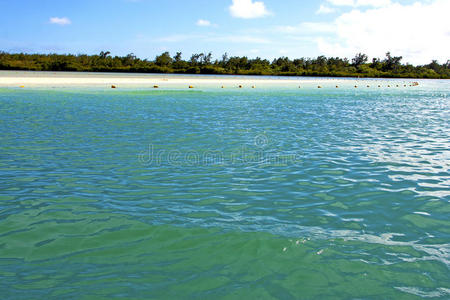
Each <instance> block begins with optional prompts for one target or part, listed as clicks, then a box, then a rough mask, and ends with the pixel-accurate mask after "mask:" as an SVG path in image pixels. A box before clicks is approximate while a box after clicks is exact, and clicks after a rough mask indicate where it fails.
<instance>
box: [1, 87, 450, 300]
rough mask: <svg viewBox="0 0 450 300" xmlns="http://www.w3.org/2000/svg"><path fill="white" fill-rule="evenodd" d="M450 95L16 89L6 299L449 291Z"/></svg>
mask: <svg viewBox="0 0 450 300" xmlns="http://www.w3.org/2000/svg"><path fill="white" fill-rule="evenodd" d="M449 92H450V87H449V84H448V81H426V82H425V81H424V83H423V84H422V82H421V85H420V86H419V87H406V88H405V87H400V88H396V89H381V90H375V89H358V90H356V89H350V88H347V89H340V90H336V89H331V88H324V89H321V90H318V89H300V90H294V89H286V90H281V89H273V90H264V91H257V90H242V91H232V90H227V91H220V90H212V89H211V90H203V91H181V90H179V91H164V90H159V91H153V90H152V91H146V90H115V91H110V90H104V91H101V90H93V89H84V90H83V89H78V90H75V89H72V90H69V89H62V90H44V89H41V90H32V89H30V90H27V89H22V90H19V89H0V237H1V238H0V295H1V298H2V299H29V298H44V297H45V298H51V299H66V298H76V299H102V298H104V299H110V298H134V299H138V298H147V299H148V298H158V299H177V298H189V299H190V298H192V299H211V298H219V299H222V298H225V299H246V298H247V299H255V298H261V299H272V298H274V299H298V298H304V299H313V298H315V299H322V298H346V299H347V298H373V299H379V298H391V299H414V298H421V297H435V298H448V297H450V280H449V278H450V270H449V266H450V264H449V259H450V220H449V213H450V205H449V201H450V168H449V167H450V125H449V119H450V102H449V99H448V94H449Z"/></svg>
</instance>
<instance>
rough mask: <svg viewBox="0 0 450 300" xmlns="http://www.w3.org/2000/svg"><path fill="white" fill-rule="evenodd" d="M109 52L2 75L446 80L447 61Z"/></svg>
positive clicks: (55, 58)
mask: <svg viewBox="0 0 450 300" xmlns="http://www.w3.org/2000/svg"><path fill="white" fill-rule="evenodd" d="M110 54H111V53H110V52H109V51H102V52H101V53H100V54H98V55H85V54H81V55H71V54H63V55H61V54H24V53H18V54H13V53H6V52H0V69H1V70H32V71H80V72H88V71H89V72H139V73H187V74H230V75H277V76H288V75H290V76H332V77H400V78H442V79H448V78H450V61H449V60H447V62H446V63H444V64H439V63H438V62H437V61H436V60H433V61H432V62H431V63H429V64H427V65H423V66H413V65H411V64H402V63H401V60H402V57H401V56H392V55H391V53H390V52H388V53H386V57H385V58H383V59H379V58H374V59H372V61H368V57H367V55H366V54H362V53H358V54H357V55H356V56H355V57H354V58H353V59H352V60H351V61H349V60H348V59H347V58H339V57H329V58H328V57H325V56H319V57H317V58H297V59H294V60H291V59H289V58H287V57H280V58H276V59H274V60H273V61H269V60H267V59H262V58H259V57H257V58H254V59H249V58H247V57H246V56H243V57H238V56H232V57H229V56H228V55H227V54H226V53H225V54H224V55H223V56H222V58H221V59H215V60H213V58H212V54H211V53H198V54H193V55H192V56H191V57H190V59H189V60H184V59H182V53H181V52H177V53H176V55H174V56H171V55H170V53H169V52H164V53H162V54H161V55H158V56H156V58H155V59H154V60H153V61H151V60H147V59H140V58H137V57H136V56H135V55H134V54H133V53H131V54H128V55H126V56H111V55H110Z"/></svg>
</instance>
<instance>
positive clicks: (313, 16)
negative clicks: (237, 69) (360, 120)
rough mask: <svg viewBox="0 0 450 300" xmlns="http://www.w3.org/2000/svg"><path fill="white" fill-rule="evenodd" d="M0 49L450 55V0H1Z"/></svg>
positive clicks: (416, 60) (409, 58)
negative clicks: (449, 13)
mask: <svg viewBox="0 0 450 300" xmlns="http://www.w3.org/2000/svg"><path fill="white" fill-rule="evenodd" d="M0 7H1V9H2V18H0V50H2V51H7V52H28V53H34V52H38V53H74V54H79V53H87V54H94V53H99V52H100V51H102V50H109V51H111V52H112V55H126V54H128V53H134V54H135V55H137V56H138V57H141V58H148V59H154V57H155V55H157V54H159V53H161V52H163V51H169V52H171V53H172V54H175V52H176V51H182V52H183V57H184V58H189V57H190V55H191V54H192V53H198V52H209V51H211V52H212V53H213V55H214V57H216V58H219V57H221V55H222V54H223V53H224V52H228V54H229V55H247V56H249V57H256V56H260V57H263V58H269V59H272V58H274V57H279V56H289V57H291V58H296V57H316V56H318V55H326V56H340V57H348V58H351V57H353V56H354V55H355V54H356V53H357V52H364V53H367V54H368V55H369V56H370V57H383V56H384V53H385V52H387V51H391V52H392V54H394V55H402V56H404V61H405V62H411V63H413V64H424V63H428V62H430V61H431V59H433V58H434V59H438V60H439V61H440V62H445V61H446V60H447V59H449V58H450V55H449V54H448V53H450V18H448V16H447V14H448V12H449V11H450V1H449V0H424V1H410V0H319V1H299V0H278V1H276V0H260V1H255V0H209V1H208V0H191V1H181V0H164V1H161V0H108V1H107V0H90V1H86V0H78V1H69V0H59V1H56V0H14V1H11V0H0Z"/></svg>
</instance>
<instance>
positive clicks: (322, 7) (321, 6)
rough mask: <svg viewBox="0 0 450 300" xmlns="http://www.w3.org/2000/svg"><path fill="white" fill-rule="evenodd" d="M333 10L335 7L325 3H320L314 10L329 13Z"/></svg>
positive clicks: (318, 12) (319, 12) (317, 12)
mask: <svg viewBox="0 0 450 300" xmlns="http://www.w3.org/2000/svg"><path fill="white" fill-rule="evenodd" d="M333 12H335V9H334V8H332V7H329V6H326V5H323V4H321V5H320V7H319V9H318V10H317V11H316V14H318V15H320V14H331V13H333Z"/></svg>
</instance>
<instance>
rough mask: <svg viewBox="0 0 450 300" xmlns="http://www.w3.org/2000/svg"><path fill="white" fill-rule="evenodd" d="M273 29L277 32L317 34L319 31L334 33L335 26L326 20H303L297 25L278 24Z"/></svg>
mask: <svg viewBox="0 0 450 300" xmlns="http://www.w3.org/2000/svg"><path fill="white" fill-rule="evenodd" d="M275 31H276V32H277V33H288V34H303V35H309V34H314V35H315V34H319V33H334V32H336V27H335V25H334V24H332V23H326V22H303V23H301V24H300V25H298V26H278V27H276V29H275Z"/></svg>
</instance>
